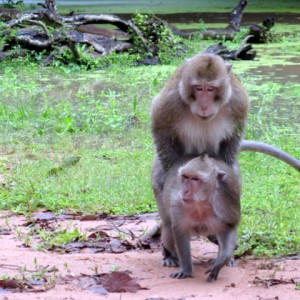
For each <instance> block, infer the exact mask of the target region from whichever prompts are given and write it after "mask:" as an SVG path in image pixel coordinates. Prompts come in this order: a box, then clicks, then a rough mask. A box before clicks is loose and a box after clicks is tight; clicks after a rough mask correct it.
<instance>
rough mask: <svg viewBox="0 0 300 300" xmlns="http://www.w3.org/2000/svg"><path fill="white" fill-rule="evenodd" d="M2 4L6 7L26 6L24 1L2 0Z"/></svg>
mask: <svg viewBox="0 0 300 300" xmlns="http://www.w3.org/2000/svg"><path fill="white" fill-rule="evenodd" d="M2 3H3V4H2V6H3V7H5V8H21V7H23V6H24V1H22V0H19V1H14V0H2Z"/></svg>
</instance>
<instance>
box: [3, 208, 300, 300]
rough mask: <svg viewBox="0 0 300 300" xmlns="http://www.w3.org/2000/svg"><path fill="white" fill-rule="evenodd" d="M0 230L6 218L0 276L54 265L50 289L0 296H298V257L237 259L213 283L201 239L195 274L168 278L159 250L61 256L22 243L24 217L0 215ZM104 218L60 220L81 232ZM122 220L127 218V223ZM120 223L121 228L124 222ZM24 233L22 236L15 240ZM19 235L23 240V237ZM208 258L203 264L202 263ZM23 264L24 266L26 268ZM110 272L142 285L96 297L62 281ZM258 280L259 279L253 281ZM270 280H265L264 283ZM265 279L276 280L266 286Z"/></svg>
mask: <svg viewBox="0 0 300 300" xmlns="http://www.w3.org/2000/svg"><path fill="white" fill-rule="evenodd" d="M0 215H1V216H2V217H1V218H0V228H1V229H2V230H3V229H4V228H6V227H7V220H9V227H10V229H11V230H10V233H9V234H7V235H3V234H2V235H0V239H1V249H0V251H1V254H0V276H1V278H2V279H3V278H4V277H3V276H4V275H5V276H7V275H9V276H13V275H17V276H20V271H19V270H18V269H19V267H23V270H24V269H26V270H28V271H30V270H34V269H35V268H36V265H37V264H38V265H42V266H49V267H48V269H51V268H52V267H53V266H55V267H56V268H57V269H58V271H57V272H56V274H55V278H56V280H55V281H56V283H55V285H54V287H52V288H51V289H49V290H48V291H46V292H13V293H12V292H11V291H9V292H7V291H6V290H3V289H0V299H1V300H2V299H3V300H4V299H5V300H15V299H18V300H19V299H22V300H27V299H28V300H29V299H30V300H35V299H47V300H54V299H55V300H58V299H59V300H71V299H72V300H73V299H76V300H77V299H80V300H86V299H97V298H99V299H118V300H120V299H122V300H126V299H130V300H135V299H157V300H159V299H160V300H162V299H170V300H171V299H174V300H175V299H182V300H184V299H214V300H218V299H221V300H225V299H226V300H227V299H229V300H230V299H239V300H246V299H251V300H253V299H258V300H273V299H274V300H275V299H279V300H284V299H288V300H296V299H297V300H299V299H300V291H299V290H296V285H295V283H293V281H295V282H299V281H300V260H289V259H283V260H251V259H250V258H247V259H243V260H238V261H237V263H238V265H237V267H234V268H230V267H224V268H223V269H222V270H221V272H220V274H219V278H218V280H217V281H216V282H213V283H208V282H206V277H207V275H206V274H205V271H206V270H207V268H208V267H209V265H208V263H207V260H208V259H209V258H213V257H214V256H215V255H216V251H217V247H216V246H215V245H213V244H211V243H207V242H205V241H204V240H202V241H193V242H192V250H193V251H192V253H193V259H194V264H195V265H194V266H195V267H194V277H193V278H188V279H172V278H170V277H169V275H170V273H171V272H172V271H173V269H172V268H164V267H162V265H161V257H162V256H161V250H160V249H159V248H157V249H148V250H130V251H127V252H124V253H118V254H116V253H107V252H101V253H94V254H93V253H88V252H89V251H87V253H85V251H82V252H81V253H76V254H59V253H56V252H42V251H35V250H33V249H31V248H26V247H24V246H23V241H24V235H22V234H21V233H20V232H23V231H24V232H26V230H28V228H25V227H24V224H25V223H26V222H25V218H24V216H9V218H7V217H5V215H7V212H2V213H0ZM107 222H110V223H111V222H112V221H106V220H101V221H99V220H97V221H86V222H80V221H74V220H71V221H62V223H63V226H68V228H72V227H77V228H79V229H80V230H83V231H84V230H90V229H93V228H99V226H100V225H102V226H104V227H103V228H105V226H106V225H107V224H106V223H107ZM154 222H155V220H154V219H153V218H152V220H150V221H149V220H148V221H143V222H141V221H138V222H135V223H132V222H131V225H134V227H135V228H139V229H141V230H144V229H145V228H147V227H148V226H152V224H153V223H154ZM125 223H126V222H125ZM125 223H124V222H123V224H122V225H119V228H123V227H124V226H126V224H125ZM20 236H22V238H21V240H20V239H19V238H18V237H20ZM22 239H23V240H22ZM203 261H206V262H203ZM24 267H25V268H24ZM96 269H97V270H98V272H99V273H109V272H111V271H125V270H128V271H130V275H131V277H133V278H135V280H136V281H137V283H139V285H140V286H141V287H143V288H146V289H143V290H139V291H138V292H136V293H108V294H107V295H100V294H99V293H95V292H92V291H90V290H88V289H87V288H85V287H83V286H82V285H81V286H80V284H78V282H76V281H74V280H73V281H72V280H66V278H72V277H74V278H75V277H76V276H79V275H80V274H91V275H92V274H95V270H96ZM256 278H260V279H261V280H262V281H261V282H256V283H255V282H254V281H255V279H256ZM266 280H269V281H266ZM267 282H273V283H278V284H274V285H271V286H269V287H267V284H266V283H267Z"/></svg>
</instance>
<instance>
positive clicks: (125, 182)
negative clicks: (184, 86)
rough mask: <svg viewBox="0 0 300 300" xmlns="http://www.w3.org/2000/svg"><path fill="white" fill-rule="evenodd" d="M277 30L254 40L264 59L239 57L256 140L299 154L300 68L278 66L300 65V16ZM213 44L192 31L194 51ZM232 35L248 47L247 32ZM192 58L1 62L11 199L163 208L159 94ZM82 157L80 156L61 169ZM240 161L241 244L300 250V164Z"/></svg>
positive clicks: (6, 181) (32, 204)
mask: <svg viewBox="0 0 300 300" xmlns="http://www.w3.org/2000/svg"><path fill="white" fill-rule="evenodd" d="M194 25H195V26H196V25H197V24H194ZM209 25H210V24H208V26H207V27H210V26H209ZM274 31H275V32H276V33H280V34H282V36H280V37H279V39H278V41H276V42H274V43H270V44H266V45H255V46H254V47H255V49H256V50H257V51H258V58H257V59H256V60H255V61H251V62H247V61H236V62H233V71H234V73H236V74H237V75H238V77H239V78H240V79H241V81H242V82H243V84H244V86H245V87H246V89H247V91H248V93H249V95H250V98H251V99H252V105H251V110H250V114H249V120H248V126H247V130H246V138H248V139H255V140H260V141H264V142H267V143H270V144H273V145H275V146H278V147H279V148H282V149H284V150H285V151H287V152H289V153H290V154H292V155H294V156H295V157H298V158H300V143H299V136H300V123H299V110H300V107H299V94H300V85H299V80H298V81H297V80H295V77H293V76H292V75H293V74H290V75H291V76H288V75H284V76H282V74H287V71H288V69H284V70H283V71H282V72H281V73H280V72H279V71H278V70H277V67H278V66H284V67H285V68H288V67H289V66H295V65H297V64H298V65H299V62H298V63H297V61H299V60H297V59H298V55H299V50H300V49H299V43H298V41H299V32H300V26H296V25H283V26H281V25H277V26H276V27H275V28H274ZM291 32H292V34H286V33H291ZM283 33H284V35H283ZM212 43H215V42H214V41H197V40H194V41H190V45H191V50H190V52H189V53H187V54H186V56H189V55H192V54H194V53H197V52H198V51H201V50H202V49H204V48H206V47H207V46H208V45H210V44H212ZM225 44H226V45H227V46H228V47H230V48H232V49H234V48H237V47H238V43H236V42H226V43H225ZM181 61H182V59H176V58H175V59H174V61H173V62H172V63H170V64H169V65H160V66H135V67H130V66H128V65H126V66H124V65H122V64H120V63H119V62H118V61H117V62H116V63H115V64H114V65H112V66H110V67H108V68H106V69H102V70H92V71H89V72H87V71H79V70H76V71H74V69H70V68H68V67H66V68H50V67H49V68H42V67H40V66H38V65H37V64H34V63H30V62H28V61H27V60H24V59H22V60H20V61H13V62H2V63H1V68H0V94H1V101H0V197H1V202H0V209H8V210H12V211H15V212H21V213H28V212H32V211H35V210H37V209H39V208H47V209H51V210H53V211H55V212H60V211H66V210H68V211H70V210H71V211H82V212H85V213H92V212H97V211H105V212H109V213H114V214H129V213H140V212H146V211H156V205H155V203H154V200H153V195H152V191H151V187H150V169H151V161H152V156H153V142H152V138H151V134H150V118H149V111H150V104H151V101H152V99H153V97H154V96H155V95H156V93H157V92H158V91H159V90H160V89H161V87H162V86H163V85H164V83H165V82H166V80H167V78H168V77H169V76H170V75H171V74H172V72H173V70H174V69H175V68H176V66H177V65H178V64H179V63H180V62H181ZM293 70H294V69H293ZM295 70H296V68H295ZM278 72H279V73H280V74H279V73H278ZM291 73H292V71H291ZM28 74H30V76H28ZM298 78H299V73H298ZM73 157H80V160H79V161H78V162H77V163H76V164H74V165H69V166H67V167H61V166H64V163H63V162H64V161H65V160H66V159H70V158H73ZM240 165H241V170H242V175H243V197H242V222H241V226H240V232H239V233H240V234H239V236H240V241H239V242H240V248H239V251H240V252H241V253H242V252H243V251H246V250H248V249H249V248H253V249H254V250H253V251H252V253H253V254H254V255H256V256H272V255H277V256H278V255H284V254H291V253H297V252H299V245H300V225H299V220H300V181H299V172H296V171H295V170H293V169H292V168H291V167H289V166H287V165H286V164H284V163H282V162H279V161H278V160H275V159H274V158H271V157H268V156H266V155H262V154H255V153H249V152H248V153H247V152H246V153H242V154H241V155H240ZM51 170H58V171H57V172H51Z"/></svg>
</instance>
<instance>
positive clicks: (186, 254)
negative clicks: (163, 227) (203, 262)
mask: <svg viewBox="0 0 300 300" xmlns="http://www.w3.org/2000/svg"><path fill="white" fill-rule="evenodd" d="M173 233H174V240H175V243H176V249H177V253H178V257H179V261H180V269H179V271H178V272H174V273H172V274H171V275H170V276H171V277H172V278H177V279H183V278H187V277H192V273H193V265H192V257H191V245H190V236H189V234H188V233H187V232H184V231H182V230H181V229H180V228H179V226H177V227H176V228H173Z"/></svg>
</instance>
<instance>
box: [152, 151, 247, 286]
mask: <svg viewBox="0 0 300 300" xmlns="http://www.w3.org/2000/svg"><path fill="white" fill-rule="evenodd" d="M153 174H155V172H153ZM240 192H241V183H240V175H239V170H238V168H236V167H234V168H233V167H230V166H228V165H227V164H226V163H224V162H223V161H221V160H216V159H214V158H210V157H208V155H202V156H200V157H197V158H194V159H192V160H186V159H185V160H184V159H183V160H181V161H178V162H177V163H176V164H175V165H174V166H173V167H172V168H171V169H169V171H168V172H167V177H166V182H165V185H164V188H163V192H162V197H159V198H158V199H157V205H158V209H159V214H160V217H161V220H162V228H161V230H162V232H161V238H162V245H163V256H164V257H163V265H164V266H178V261H179V266H180V270H179V271H178V272H175V273H172V274H171V277H173V278H185V277H191V276H192V260H191V250H190V236H191V235H192V234H197V235H198V234H201V235H205V236H208V235H213V236H216V238H217V241H218V245H219V253H218V257H217V258H216V260H215V261H214V264H213V266H212V268H211V269H210V270H208V271H207V272H206V273H209V276H208V278H207V281H209V282H211V281H214V280H216V279H217V277H218V274H219V271H220V269H221V268H222V267H223V266H224V265H225V264H226V263H227V262H229V260H230V259H231V257H232V254H233V251H234V249H235V247H236V229H237V225H238V223H239V220H240Z"/></svg>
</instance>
